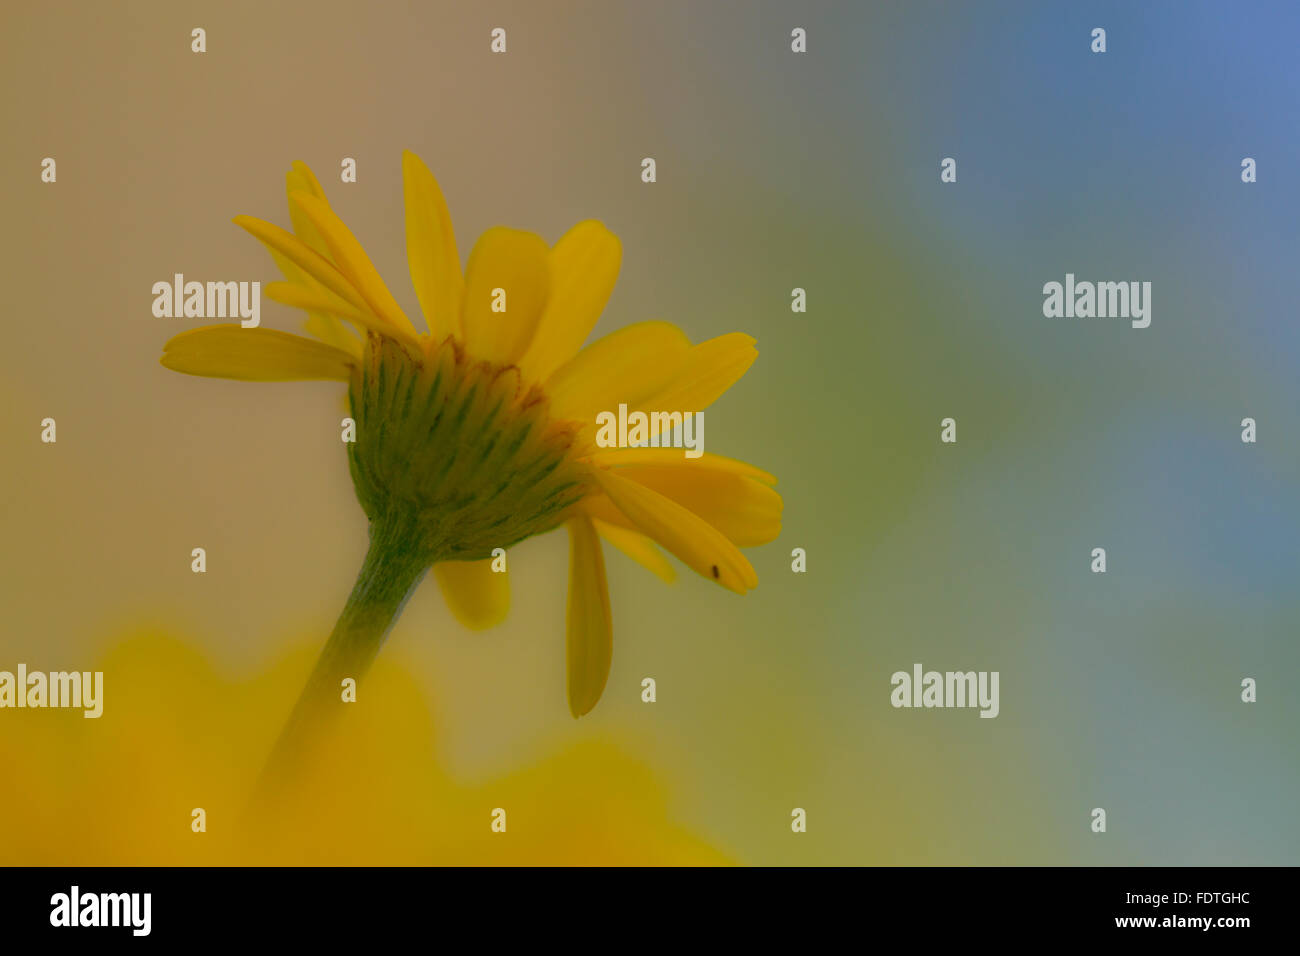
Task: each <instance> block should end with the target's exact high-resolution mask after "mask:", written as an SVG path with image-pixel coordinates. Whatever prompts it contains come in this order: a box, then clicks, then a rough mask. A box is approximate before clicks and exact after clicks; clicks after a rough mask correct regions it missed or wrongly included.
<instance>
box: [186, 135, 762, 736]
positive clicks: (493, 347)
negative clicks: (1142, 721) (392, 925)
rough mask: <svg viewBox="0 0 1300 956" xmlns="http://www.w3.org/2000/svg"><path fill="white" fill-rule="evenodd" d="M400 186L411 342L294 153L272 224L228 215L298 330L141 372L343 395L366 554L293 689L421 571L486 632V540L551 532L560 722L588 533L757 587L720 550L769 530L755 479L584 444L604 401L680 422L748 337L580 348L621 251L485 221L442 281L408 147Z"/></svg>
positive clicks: (573, 694) (226, 329)
mask: <svg viewBox="0 0 1300 956" xmlns="http://www.w3.org/2000/svg"><path fill="white" fill-rule="evenodd" d="M403 176H404V181H405V197H406V248H407V260H408V264H409V266H410V272H411V279H412V282H413V284H414V286H415V293H416V297H417V299H418V300H419V303H420V307H421V309H422V311H423V313H424V319H425V323H426V325H427V327H428V331H427V332H424V333H420V332H418V331H417V330H416V328H415V326H414V325H413V324H412V322H411V320H410V319H409V318H407V316H406V314H405V313H404V312H403V311H402V309H401V307H400V306H399V305H398V304H397V302H396V300H395V299H394V298H393V296H392V294H391V293H390V292H389V290H388V288H387V286H385V284H384V282H383V280H382V279H381V278H380V276H379V273H378V271H377V270H376V269H375V267H374V265H373V264H372V263H371V261H370V259H369V258H368V257H367V255H366V253H365V252H364V250H363V249H362V247H361V245H360V243H358V241H357V240H356V238H355V237H354V236H353V235H352V233H351V232H350V231H349V230H348V228H347V227H346V226H345V225H344V224H343V222H342V221H341V220H340V219H339V217H338V216H337V215H335V213H334V211H333V210H332V209H331V207H330V205H329V203H328V202H327V201H326V198H325V194H324V191H323V190H322V188H321V186H320V183H319V182H318V181H317V179H316V177H315V176H314V175H313V174H312V172H311V170H310V169H308V168H307V166H306V165H305V164H303V163H301V162H298V163H294V165H293V168H292V169H291V171H290V172H289V173H288V177H287V184H288V194H289V211H290V216H291V218H292V222H293V232H288V231H286V230H284V229H281V228H280V227H278V226H275V225H272V224H271V223H269V222H265V221H262V220H260V219H254V218H251V217H248V216H240V217H238V218H236V219H235V222H236V223H237V224H238V225H240V226H242V227H243V228H244V229H246V230H247V231H248V232H250V233H252V234H253V235H254V236H255V237H257V238H258V239H259V240H261V242H262V243H263V244H265V245H266V247H267V248H268V249H269V250H270V251H271V254H272V256H273V257H274V258H275V260H276V262H277V264H278V265H279V267H280V269H281V271H282V272H283V273H284V276H285V279H286V280H287V281H285V282H277V283H272V284H270V285H268V286H267V288H266V292H267V295H268V296H270V297H271V298H273V299H275V300H276V301H279V302H281V303H284V304H287V305H290V306H293V307H296V308H300V309H303V310H305V311H306V312H307V320H306V329H307V331H308V332H309V333H311V335H312V338H304V337H302V336H297V335H290V334H287V333H285V332H279V331H275V330H272V329H265V328H248V329H245V328H240V327H239V326H238V325H235V324H228V325H218V326H209V327H206V328H200V329H194V330H191V331H189V332H185V333H182V334H180V335H177V336H176V337H174V338H173V339H172V340H171V341H170V342H168V343H167V345H166V347H165V350H164V355H163V357H162V363H163V365H165V366H167V367H168V368H171V369H175V370H177V371H180V372H186V373H189V374H191V375H207V376H218V377H224V378H235V379H249V380H258V381H272V380H274V381H283V380H291V379H337V380H339V381H342V382H346V383H348V385H349V398H350V402H351V409H352V412H351V414H352V417H353V418H354V420H355V421H356V428H357V433H356V440H355V442H351V443H349V444H348V455H349V465H350V468H351V472H352V477H353V483H354V485H355V487H356V490H357V496H358V498H359V500H360V502H361V504H362V507H363V509H364V510H365V512H366V514H367V516H368V517H369V518H370V521H371V552H372V554H371V556H369V557H368V558H367V567H366V568H363V572H362V577H361V578H360V579H359V580H358V584H357V589H356V590H354V592H353V597H352V599H351V600H350V601H349V604H348V607H347V608H346V609H345V611H344V615H343V618H341V619H340V624H339V626H338V627H337V628H336V632H335V637H332V638H331V645H330V646H328V647H327V651H326V655H325V658H330V659H331V660H333V661H334V665H333V666H332V668H330V667H326V666H325V665H326V662H325V659H324V658H323V660H322V665H321V666H322V668H323V669H322V670H320V671H319V672H318V673H317V675H315V676H314V677H313V681H314V682H315V683H316V684H319V685H320V688H321V692H322V693H324V690H325V689H327V688H336V687H337V686H338V684H337V680H336V678H338V677H339V676H340V675H345V676H346V675H352V676H356V675H357V674H358V673H359V672H361V671H364V669H365V667H366V665H367V664H368V663H369V660H370V659H371V658H373V655H374V653H375V652H376V651H377V650H378V645H379V642H381V641H382V639H383V634H384V633H385V632H386V628H387V625H388V623H391V619H392V617H393V616H395V615H396V613H397V612H398V611H399V610H400V607H401V603H402V601H403V600H404V599H405V597H406V595H408V594H409V592H410V588H411V587H413V586H414V584H415V583H416V581H418V580H419V577H420V576H421V575H422V574H423V572H424V570H425V569H427V568H428V567H429V566H432V567H433V570H434V574H435V576H436V577H437V579H438V581H439V584H440V585H441V587H442V591H443V594H444V595H445V597H446V600H447V602H448V604H449V605H450V606H451V608H452V610H453V612H454V613H455V614H456V616H457V618H458V619H459V620H461V621H462V622H463V623H465V624H466V625H468V626H469V627H472V628H482V627H489V626H492V625H494V624H496V623H498V622H499V621H500V620H501V619H502V618H503V617H504V615H505V613H506V610H507V608H508V605H509V590H508V584H507V576H506V574H505V573H502V572H496V571H493V569H492V566H491V565H492V555H493V554H494V553H500V552H496V550H495V549H498V548H500V549H506V548H509V547H510V546H512V545H514V544H516V543H518V542H519V541H521V540H523V539H524V538H527V537H530V536H532V535H535V534H540V533H543V532H545V531H549V530H552V529H553V528H556V527H558V526H559V525H561V524H564V525H566V527H567V529H568V532H569V542H570V562H569V568H570V570H569V600H568V613H567V658H568V666H567V674H568V680H567V685H568V697H569V707H570V710H571V712H572V713H573V715H574V716H575V717H576V716H581V715H582V714H585V713H587V712H588V711H589V710H590V709H591V708H592V707H593V706H595V704H596V702H597V700H598V699H599V698H600V695H601V693H602V691H603V689H604V686H605V681H606V678H607V677H608V674H609V667H610V658H611V649H612V625H611V618H610V608H609V595H608V590H607V587H606V582H605V567H604V559H603V556H602V551H601V545H600V539H601V538H603V539H604V540H605V541H608V542H609V543H610V544H612V545H614V546H615V547H617V548H618V549H620V550H622V551H624V552H625V553H626V554H628V555H629V556H631V557H632V558H634V559H635V560H636V561H638V562H640V563H641V564H642V565H644V566H645V567H647V568H649V569H650V570H651V571H653V572H654V573H655V574H657V575H659V576H660V577H661V578H663V579H665V580H668V581H671V580H672V579H673V576H674V572H673V569H672V567H671V565H669V563H668V562H667V560H666V559H665V557H664V555H663V553H662V552H661V551H660V550H659V548H658V547H657V545H658V546H662V547H663V548H665V549H667V550H668V551H669V552H671V553H672V554H674V555H676V556H677V557H678V558H679V559H681V560H682V561H683V562H684V563H685V564H686V565H687V566H688V567H690V568H691V569H693V570H694V571H696V572H698V573H699V574H701V575H703V576H704V577H705V578H707V579H709V580H712V581H716V582H717V583H718V584H720V585H722V586H723V587H725V588H727V589H729V590H731V591H735V592H736V593H740V594H743V593H744V592H745V591H747V590H748V589H749V588H752V587H754V586H755V585H756V584H757V580H758V579H757V575H756V574H755V572H754V569H753V567H752V566H751V565H750V563H749V561H747V560H746V559H745V557H744V555H742V554H741V552H740V550H739V548H740V547H749V546H754V545H759V544H763V543H765V542H767V541H770V540H772V539H773V538H774V537H775V536H776V534H777V532H778V531H779V530H780V517H781V498H780V496H779V495H778V494H777V493H776V492H775V491H774V490H773V488H772V485H773V484H775V478H773V477H772V476H771V475H769V474H767V473H766V472H764V471H761V470H760V469H758V468H755V467H753V466H751V465H748V464H745V463H743V462H739V461H735V460H732V459H729V458H723V457H721V456H718V455H713V454H704V455H702V456H701V457H699V458H694V459H690V458H686V457H685V456H684V454H683V452H682V451H681V450H680V449H676V450H674V449H671V448H650V447H639V448H602V447H599V446H598V445H597V444H596V441H595V437H596V416H597V415H599V414H600V413H602V412H606V411H612V410H614V409H618V408H619V407H620V405H626V406H627V408H628V410H629V412H630V413H631V412H637V411H644V412H651V411H667V412H683V413H691V412H698V411H701V410H703V409H705V408H706V407H708V406H709V405H710V404H712V403H713V402H714V401H715V400H716V399H717V398H718V397H719V396H720V395H721V394H722V393H723V392H725V391H726V390H727V389H728V388H730V387H731V385H732V384H734V383H735V382H736V380H737V379H739V378H740V377H741V376H742V375H743V374H744V373H745V371H746V370H747V369H748V368H749V366H750V365H751V364H752V363H753V361H754V359H755V357H756V356H757V354H758V353H757V350H756V349H755V348H754V340H753V339H752V338H751V337H750V336H748V335H744V334H742V333H732V334H729V335H722V336H719V337H718V338H714V339H710V340H709V341H707V342H703V343H701V344H698V345H692V344H691V342H690V341H689V340H688V339H687V338H686V336H685V335H684V334H683V333H682V332H681V330H680V329H678V328H677V327H676V326H674V325H672V324H670V323H667V322H659V321H652V322H641V323H637V324H634V325H630V326H628V327H626V328H623V329H621V330H619V331H617V332H614V333H613V334H611V335H608V336H606V337H604V338H602V339H600V340H598V341H596V342H594V343H592V344H590V345H588V346H587V347H585V348H582V344H583V342H584V341H585V339H586V338H587V336H588V334H589V333H590V331H591V329H592V327H593V326H594V325H595V323H596V320H597V319H598V318H599V316H600V314H601V311H602V310H603V309H604V307H605V303H606V301H607V300H608V299H609V296H610V293H611V291H612V290H613V287H614V282H615V280H616V278H617V276H618V270H619V264H620V261H621V257H622V250H621V246H620V244H619V241H618V239H617V238H616V237H615V236H614V235H613V234H612V233H611V232H610V231H609V230H608V229H606V228H605V227H604V225H602V224H601V223H599V222H596V221H594V220H588V221H585V222H580V223H578V224H577V225H576V226H574V227H573V228H572V229H570V230H569V231H568V232H567V233H566V234H565V235H564V236H563V237H562V238H561V239H560V240H559V242H557V243H556V244H555V245H554V246H551V247H548V246H547V244H546V242H545V241H544V240H542V239H541V237H539V236H537V235H534V234H533V233H529V232H521V231H518V230H514V229H507V228H503V227H498V228H493V229H489V230H488V231H487V232H485V233H484V234H483V235H482V236H481V237H480V238H479V240H478V242H477V243H476V244H475V246H474V249H473V251H472V252H471V253H470V256H469V262H468V265H467V267H466V269H465V271H464V274H463V275H462V272H461V261H460V256H459V253H458V251H457V248H456V240H455V236H454V234H453V231H452V225H451V219H450V217H449V216H448V213H447V206H446V202H445V201H444V199H443V196H442V192H441V190H440V189H439V187H438V184H437V182H436V181H435V180H434V178H433V175H432V174H431V173H430V172H429V170H428V169H427V168H426V167H425V165H424V163H423V162H422V161H421V160H420V159H419V158H418V157H417V156H415V155H414V154H413V153H410V152H407V153H405V154H404V156H403ZM502 309H504V310H502ZM395 556H397V557H395ZM372 559H373V560H372ZM385 614H386V615H387V617H385V616H384V615H385ZM376 631H377V632H378V633H375V632H376ZM340 632H343V636H342V637H340V636H339V634H340ZM335 645H337V646H335ZM340 661H343V663H340Z"/></svg>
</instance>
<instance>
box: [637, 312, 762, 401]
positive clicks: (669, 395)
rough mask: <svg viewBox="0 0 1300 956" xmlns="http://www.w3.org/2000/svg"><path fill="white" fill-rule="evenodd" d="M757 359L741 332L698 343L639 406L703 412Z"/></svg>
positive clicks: (749, 340)
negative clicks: (671, 377)
mask: <svg viewBox="0 0 1300 956" xmlns="http://www.w3.org/2000/svg"><path fill="white" fill-rule="evenodd" d="M756 358H758V349H756V348H754V338H753V336H750V335H746V334H744V333H743V332H732V333H731V334H729V335H720V336H718V337H717V338H715V339H709V340H708V341H707V342H701V343H700V344H699V345H697V346H695V347H694V348H692V349H691V351H690V353H689V354H688V355H686V356H685V358H684V359H683V360H682V362H681V365H680V366H679V367H678V369H677V371H676V374H675V375H674V376H673V379H672V381H671V382H670V383H668V384H667V385H665V386H664V388H663V389H661V390H659V391H657V392H655V393H654V394H653V395H650V396H649V397H647V398H646V399H645V400H644V401H643V402H641V404H640V407H641V408H642V409H643V410H645V411H681V412H699V411H703V410H704V409H706V408H708V407H709V406H710V405H712V404H713V403H714V402H715V401H716V400H717V399H718V397H719V396H721V395H722V393H723V392H725V391H726V390H727V389H729V388H731V386H732V385H734V384H735V383H736V381H737V380H738V379H739V378H740V377H741V376H742V375H744V374H745V372H747V371H748V370H749V367H750V366H751V365H753V364H754V359H756ZM629 405H630V403H629Z"/></svg>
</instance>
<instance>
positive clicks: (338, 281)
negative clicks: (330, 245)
mask: <svg viewBox="0 0 1300 956" xmlns="http://www.w3.org/2000/svg"><path fill="white" fill-rule="evenodd" d="M234 223H235V225H237V226H239V227H240V228H241V229H244V230H246V231H247V232H249V233H250V234H251V235H252V236H254V237H255V238H256V239H257V240H258V241H260V242H261V243H262V244H263V245H264V246H266V247H267V248H268V249H270V250H271V255H272V256H273V257H274V256H275V255H276V253H279V254H280V255H282V256H284V258H285V259H288V260H289V261H290V262H291V263H293V264H294V265H295V266H297V267H298V268H299V269H301V270H302V271H303V272H305V273H306V274H307V275H309V276H311V277H312V278H313V279H315V280H316V281H317V282H319V283H320V284H321V285H323V286H324V287H325V288H327V289H329V290H330V291H331V292H333V293H334V294H335V295H337V296H338V297H339V298H341V299H343V301H345V302H347V303H349V304H350V305H352V306H354V307H355V308H357V309H358V310H360V311H362V312H369V311H370V306H368V305H367V304H366V300H365V299H363V298H362V297H361V293H359V292H358V291H357V290H356V289H355V288H353V287H352V284H351V283H350V282H348V280H347V277H345V276H344V275H343V273H341V272H339V270H338V269H336V268H335V267H334V263H332V262H330V261H329V260H328V259H326V258H325V257H324V256H322V255H321V254H320V253H319V252H317V251H316V250H314V249H312V248H311V247H310V246H308V245H307V244H306V243H304V242H303V241H302V240H301V239H299V238H298V237H297V236H295V235H294V234H293V233H291V232H286V231H285V230H283V229H281V228H280V227H279V226H277V225H275V224H274V223H269V222H267V221H266V220H264V219H256V218H254V217H253V216H236V217H235V219H234ZM289 278H290V279H291V280H292V277H289Z"/></svg>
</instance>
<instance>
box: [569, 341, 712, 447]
mask: <svg viewBox="0 0 1300 956" xmlns="http://www.w3.org/2000/svg"><path fill="white" fill-rule="evenodd" d="M690 349H691V342H690V339H688V338H687V337H686V333H684V332H683V331H682V330H681V329H679V328H678V327H677V326H675V325H673V324H672V323H671V322H659V321H652V322H637V323H635V324H633V325H629V326H626V327H624V328H622V329H619V330H618V331H617V332H611V333H610V334H609V335H606V336H605V337H604V338H601V339H598V340H596V341H595V342H593V343H592V344H591V345H588V346H587V347H586V348H585V349H583V350H582V351H581V352H579V353H578V354H577V355H575V356H574V357H573V358H572V359H570V360H569V361H568V362H565V363H564V364H563V365H562V366H560V368H559V369H557V370H556V372H555V374H554V375H552V376H551V377H550V379H548V380H547V383H546V393H547V394H548V395H549V396H550V399H551V410H552V413H553V414H554V415H555V416H556V417H557V418H567V419H571V420H573V421H581V422H586V423H588V424H590V425H592V426H593V427H594V425H595V420H596V415H598V414H599V413H600V412H604V411H610V412H617V410H618V405H619V403H620V402H626V403H627V404H628V405H629V406H632V405H640V404H641V403H642V402H643V400H644V399H645V398H647V397H648V396H650V395H653V394H655V393H656V392H659V391H662V390H663V389H665V388H668V387H669V386H670V385H671V384H672V382H673V377H674V375H675V374H676V371H677V369H678V368H679V367H680V364H681V361H682V359H683V357H684V356H685V355H686V353H687V352H689V351H690Z"/></svg>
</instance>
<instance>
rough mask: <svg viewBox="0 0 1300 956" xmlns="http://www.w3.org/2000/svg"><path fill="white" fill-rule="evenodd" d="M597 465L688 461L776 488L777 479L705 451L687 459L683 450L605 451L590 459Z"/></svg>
mask: <svg viewBox="0 0 1300 956" xmlns="http://www.w3.org/2000/svg"><path fill="white" fill-rule="evenodd" d="M587 459H588V460H589V461H590V462H591V463H592V464H594V465H602V466H604V467H606V468H618V467H620V466H622V465H676V464H678V463H680V462H681V461H683V460H685V461H688V462H690V463H691V464H693V465H694V466H695V467H697V468H709V469H712V470H713V471H726V472H730V473H731V474H733V475H744V476H745V477H746V478H753V479H754V480H755V481H761V482H762V483H763V484H765V485H775V484H776V476H775V475H772V474H769V473H768V472H766V471H764V470H763V469H762V468H756V467H755V466H753V465H751V464H749V462H745V461H740V460H738V459H736V458H727V457H724V456H723V455H714V454H712V453H710V452H705V453H704V454H703V455H701V456H700V457H699V458H685V456H684V454H683V450H682V449H680V448H603V449H601V450H600V451H597V452H593V453H592V454H590V455H588V456H587Z"/></svg>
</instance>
